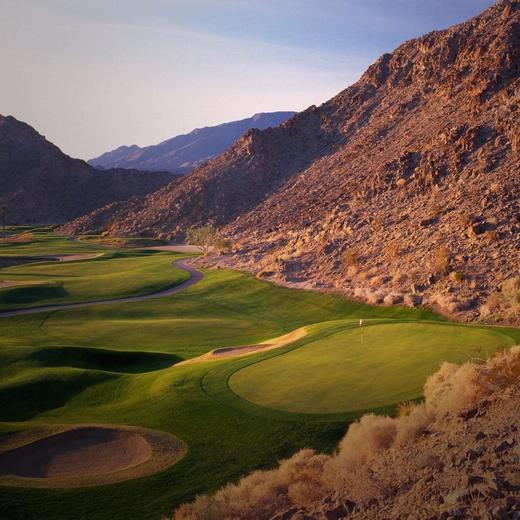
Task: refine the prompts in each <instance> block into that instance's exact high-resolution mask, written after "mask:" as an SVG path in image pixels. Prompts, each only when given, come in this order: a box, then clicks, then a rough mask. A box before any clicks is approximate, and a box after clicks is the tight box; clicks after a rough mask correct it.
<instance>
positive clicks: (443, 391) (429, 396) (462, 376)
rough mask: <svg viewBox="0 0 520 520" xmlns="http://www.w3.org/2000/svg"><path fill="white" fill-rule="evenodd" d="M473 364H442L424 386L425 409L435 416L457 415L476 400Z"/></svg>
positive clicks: (475, 373) (476, 384) (476, 382)
mask: <svg viewBox="0 0 520 520" xmlns="http://www.w3.org/2000/svg"><path fill="white" fill-rule="evenodd" d="M475 366H476V365H473V364H470V363H468V364H465V365H462V366H459V365H455V364H453V363H443V364H442V366H441V368H440V370H439V371H438V372H437V373H435V374H433V375H432V376H430V377H429V378H428V379H427V380H426V383H425V385H424V397H425V399H426V406H427V408H428V409H429V410H430V411H432V412H434V413H435V414H436V415H446V414H447V413H453V414H457V413H459V412H461V411H462V410H464V409H465V408H467V407H468V406H470V405H471V404H473V403H474V402H475V401H476V398H477V389H478V376H477V371H476V370H475Z"/></svg>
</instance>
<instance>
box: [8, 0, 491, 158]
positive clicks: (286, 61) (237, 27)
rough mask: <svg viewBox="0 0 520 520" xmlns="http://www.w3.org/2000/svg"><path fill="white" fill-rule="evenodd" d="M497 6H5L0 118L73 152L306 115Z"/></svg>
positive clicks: (343, 1) (291, 1)
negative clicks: (395, 56)
mask: <svg viewBox="0 0 520 520" xmlns="http://www.w3.org/2000/svg"><path fill="white" fill-rule="evenodd" d="M492 3H493V1H492V0H0V67H1V69H0V70H1V74H2V76H1V80H0V113H1V114H4V115H8V114H10V115H14V116H15V117H17V118H18V119H21V120H23V121H26V122H28V123H29V124H31V125H33V126H34V127H35V128H36V129H37V130H38V131H39V132H40V133H42V134H44V135H45V136H46V137H47V138H48V139H49V140H50V141H52V142H54V143H55V144H57V145H58V146H59V147H60V148H61V149H62V150H63V151H64V152H66V153H68V154H69V155H72V156H75V157H81V158H91V157H93V156H95V155H98V154H100V153H102V152H104V151H107V150H110V149H112V148H115V147H116V146H119V145H121V144H134V143H135V144H139V145H141V146H143V145H147V144H154V143H157V142H159V141H161V140H164V139H166V138H168V137H172V136H174V135H177V134H179V133H185V132H188V131H190V130H192V129H193V128H196V127H201V126H206V125H214V124H218V123H223V122H226V121H231V120H234V119H241V118H244V117H249V116H251V115H252V114H254V113H255V112H267V111H275V110H301V109H304V108H306V107H307V106H309V105H312V104H316V105H318V104H320V103H322V102H323V101H325V100H327V99H328V98H330V97H332V96H333V95H334V94H336V93H337V92H339V91H340V90H342V89H343V88H345V87H346V86H348V85H349V84H350V83H352V82H354V81H356V80H357V79H358V77H359V76H360V75H361V73H362V72H363V71H364V70H365V69H366V68H367V66H368V65H370V64H371V63H372V62H373V61H374V60H375V59H376V58H377V57H378V56H379V55H380V54H382V53H383V52H388V51H391V50H392V49H393V48H395V47H396V46H397V45H399V44H400V43H402V42H403V41H404V40H407V39H409V38H412V37H415V36H419V35H421V34H423V33H425V32H428V31H431V30H433V29H442V28H445V27H447V26H449V25H452V24H453V23H457V22H460V21H462V20H464V19H466V18H469V17H471V16H474V15H475V14H478V13H479V12H480V11H481V10H483V9H485V8H486V7H488V6H489V5H491V4H492Z"/></svg>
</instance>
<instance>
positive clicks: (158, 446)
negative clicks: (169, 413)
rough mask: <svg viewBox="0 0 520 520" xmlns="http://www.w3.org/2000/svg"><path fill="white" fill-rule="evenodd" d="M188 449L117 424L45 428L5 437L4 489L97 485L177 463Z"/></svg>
mask: <svg viewBox="0 0 520 520" xmlns="http://www.w3.org/2000/svg"><path fill="white" fill-rule="evenodd" d="M186 451H187V448H186V445H185V444H184V443H183V442H182V441H181V440H180V439H177V438H176V437H173V436H172V435H169V434H167V433H164V432H158V431H154V430H148V429H145V428H136V427H130V426H114V425H75V426H61V427H60V426H58V427H49V428H41V429H38V430H29V431H25V432H20V433H16V434H10V435H5V436H3V437H0V484H8V485H18V486H33V487H76V486H93V485H101V484H108V483H113V482H118V481H121V480H128V479H131V478H137V477H142V476H145V475H149V474H152V473H156V472H158V471H161V470H163V469H165V468H167V467H168V466H171V465H172V464H175V463H176V462H178V460H180V459H181V458H182V457H183V456H184V455H185V453H186Z"/></svg>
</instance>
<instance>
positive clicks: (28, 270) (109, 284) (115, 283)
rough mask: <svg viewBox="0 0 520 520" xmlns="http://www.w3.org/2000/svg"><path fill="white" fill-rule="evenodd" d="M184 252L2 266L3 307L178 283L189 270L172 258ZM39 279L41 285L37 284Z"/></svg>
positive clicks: (103, 297)
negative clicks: (174, 264)
mask: <svg viewBox="0 0 520 520" xmlns="http://www.w3.org/2000/svg"><path fill="white" fill-rule="evenodd" d="M177 258H182V255H174V254H171V253H163V252H158V251H148V252H138V251H134V252H110V253H101V256H99V257H96V258H91V259H88V260H78V261H71V262H57V261H50V262H38V263H32V264H23V265H18V266H14V267H5V268H3V269H0V280H9V281H11V282H16V283H17V285H13V286H10V287H4V288H0V312H1V311H3V310H10V309H19V308H25V307H41V306H44V305H53V304H63V303H74V302H83V301H97V300H107V299H112V298H123V297H125V296H135V295H139V294H148V293H151V292H155V291H158V290H161V289H165V288H167V287H170V286H173V285H177V284H178V283H180V282H182V281H184V280H186V279H187V278H188V275H187V274H186V272H185V271H183V270H180V269H173V268H172V267H171V263H172V262H173V261H174V260H175V259H177ZM35 282H36V283H37V285H34V284H35Z"/></svg>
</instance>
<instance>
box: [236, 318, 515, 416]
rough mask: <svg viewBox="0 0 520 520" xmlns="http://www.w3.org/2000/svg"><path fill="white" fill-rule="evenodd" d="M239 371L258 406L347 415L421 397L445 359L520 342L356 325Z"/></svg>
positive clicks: (418, 327)
mask: <svg viewBox="0 0 520 520" xmlns="http://www.w3.org/2000/svg"><path fill="white" fill-rule="evenodd" d="M321 336H322V337H321V338H320V339H317V340H314V341H311V342H309V343H307V344H305V345H304V346H302V347H300V348H297V349H294V350H289V351H288V352H285V353H284V354H281V355H277V356H275V357H271V358H268V359H265V360H263V361H259V362H256V363H253V364H250V365H248V366H246V367H244V368H242V369H241V370H239V371H237V372H235V373H234V374H233V375H232V376H231V378H230V380H229V386H230V388H231V390H233V392H235V393H236V394H237V395H239V396H240V397H242V398H244V399H247V400H249V401H251V402H253V403H255V404H258V405H261V406H265V407H268V408H275V409H278V410H284V411H288V412H297V413H341V412H351V411H357V410H368V409H371V408H378V407H382V406H388V405H392V404H395V403H398V402H402V401H405V400H408V399H414V398H417V397H419V396H420V395H421V390H422V387H423V385H424V382H425V380H426V378H427V377H428V376H429V375H430V374H433V373H434V372H435V371H436V370H437V369H438V368H439V364H440V363H441V362H442V361H451V362H456V363H460V362H463V361H466V360H467V359H469V358H472V357H486V356H488V355H490V354H491V353H492V352H493V351H495V350H497V349H500V348H504V347H508V346H511V345H513V344H514V341H513V340H512V339H511V338H510V337H509V336H506V335H505V334H501V333H500V332H498V331H496V330H489V329H484V328H476V327H466V326H459V325H445V324H434V323H426V322H424V323H420V322H419V323H386V324H377V325H375V324H374V325H367V326H364V327H363V328H360V327H354V328H353V327H352V326H349V327H348V328H345V329H343V330H341V331H340V332H336V333H333V334H331V335H329V336H325V337H323V335H321Z"/></svg>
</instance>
